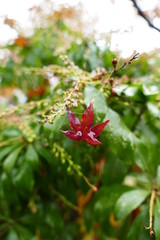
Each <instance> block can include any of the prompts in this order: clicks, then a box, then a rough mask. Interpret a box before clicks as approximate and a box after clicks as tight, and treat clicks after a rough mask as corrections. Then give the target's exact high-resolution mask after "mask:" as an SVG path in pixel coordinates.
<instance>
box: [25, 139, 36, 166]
mask: <svg viewBox="0 0 160 240" xmlns="http://www.w3.org/2000/svg"><path fill="white" fill-rule="evenodd" d="M25 160H26V162H28V163H30V164H31V166H33V167H37V166H38V163H39V157H38V154H37V151H36V150H35V148H34V146H33V145H32V144H30V145H29V146H28V148H27V151H26V155H25Z"/></svg>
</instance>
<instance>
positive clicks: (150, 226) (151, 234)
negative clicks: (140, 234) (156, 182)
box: [144, 188, 156, 239]
mask: <svg viewBox="0 0 160 240" xmlns="http://www.w3.org/2000/svg"><path fill="white" fill-rule="evenodd" d="M155 198H156V189H155V188H154V189H153V190H152V194H151V199H150V207H149V227H146V226H144V228H145V229H146V230H149V232H150V238H151V239H152V236H153V235H154V231H153V206H154V201H155Z"/></svg>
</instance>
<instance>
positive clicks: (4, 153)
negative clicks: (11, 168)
mask: <svg viewBox="0 0 160 240" xmlns="http://www.w3.org/2000/svg"><path fill="white" fill-rule="evenodd" d="M17 146H18V145H11V146H6V147H3V148H1V149H0V161H1V160H2V159H3V158H4V157H5V156H7V155H8V154H9V153H10V152H11V151H13V150H14V149H15V148H16V147H17Z"/></svg>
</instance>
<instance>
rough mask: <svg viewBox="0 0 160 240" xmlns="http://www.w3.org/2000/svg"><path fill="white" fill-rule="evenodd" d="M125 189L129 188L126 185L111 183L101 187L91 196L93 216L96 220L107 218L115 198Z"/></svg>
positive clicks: (111, 210)
mask: <svg viewBox="0 0 160 240" xmlns="http://www.w3.org/2000/svg"><path fill="white" fill-rule="evenodd" d="M127 190H129V188H128V187H127V186H123V185H120V184H111V185H109V186H107V187H101V188H100V189H99V191H98V192H97V193H96V194H95V196H94V198H93V202H94V208H93V217H94V218H95V219H96V221H102V220H104V219H106V218H109V216H110V214H111V213H113V209H114V206H115V203H116V201H117V199H118V198H119V197H120V195H122V193H124V192H126V191H127ZM104 213H105V214H104Z"/></svg>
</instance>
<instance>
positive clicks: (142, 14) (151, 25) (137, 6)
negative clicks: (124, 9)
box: [131, 0, 160, 32]
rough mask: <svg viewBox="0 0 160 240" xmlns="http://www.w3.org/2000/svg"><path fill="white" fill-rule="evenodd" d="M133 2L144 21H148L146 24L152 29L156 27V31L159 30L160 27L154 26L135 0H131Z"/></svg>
mask: <svg viewBox="0 0 160 240" xmlns="http://www.w3.org/2000/svg"><path fill="white" fill-rule="evenodd" d="M131 1H132V2H133V4H134V7H135V8H136V9H137V11H138V14H139V15H140V16H141V17H142V18H144V19H145V20H146V22H147V23H148V25H149V26H150V27H152V28H154V29H156V30H157V31H158V32H160V28H158V27H156V26H155V25H154V24H153V23H152V22H151V21H150V19H149V18H148V17H147V16H146V15H145V14H144V12H143V11H142V10H141V8H140V7H139V5H138V4H137V2H136V0H131Z"/></svg>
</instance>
